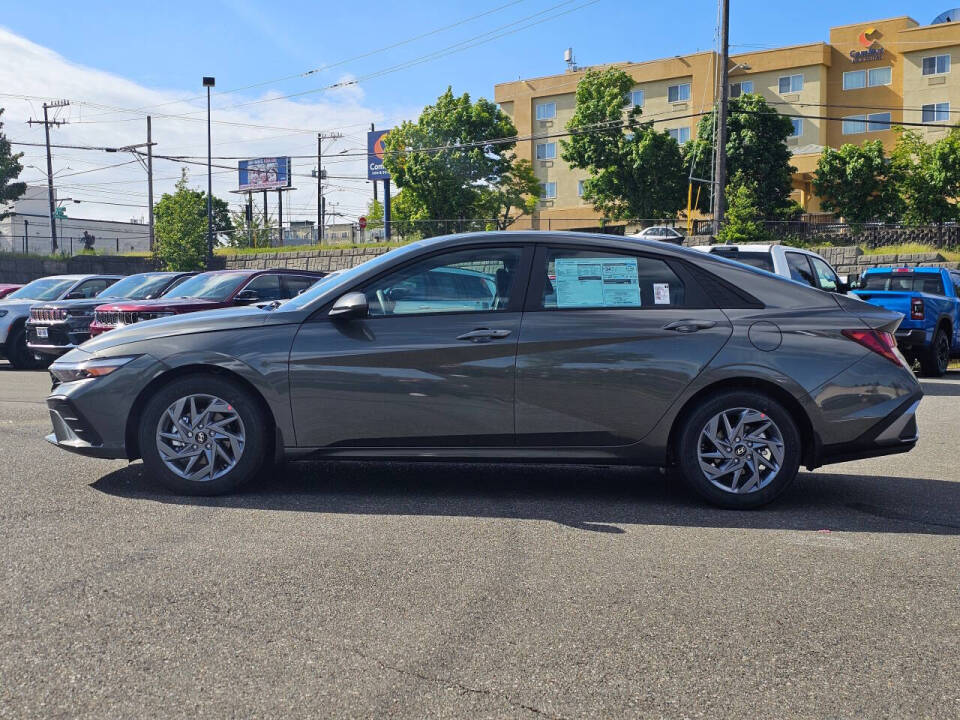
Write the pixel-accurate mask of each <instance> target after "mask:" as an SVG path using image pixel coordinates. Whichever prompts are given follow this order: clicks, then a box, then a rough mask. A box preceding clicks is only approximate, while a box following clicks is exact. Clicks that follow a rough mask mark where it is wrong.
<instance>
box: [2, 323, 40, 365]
mask: <svg viewBox="0 0 960 720" xmlns="http://www.w3.org/2000/svg"><path fill="white" fill-rule="evenodd" d="M7 359H8V360H9V361H10V364H11V365H13V366H14V367H15V368H16V369H17V370H35V369H37V368H39V367H45V365H44V363H43V361H42V360H40V359H39V358H37V356H36V355H34V354H33V351H32V350H31V349H30V348H28V347H27V329H26V328H25V327H23V326H22V325H21V326H20V327H19V328H17V329H16V330H14V331H13V335H11V337H10V339H9V340H8V341H7Z"/></svg>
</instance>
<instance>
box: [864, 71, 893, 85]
mask: <svg viewBox="0 0 960 720" xmlns="http://www.w3.org/2000/svg"><path fill="white" fill-rule="evenodd" d="M891 82H893V68H889V67H879V68H873V69H871V70H869V71H868V72H867V85H869V86H870V87H876V86H877V85H889V84H890V83H891Z"/></svg>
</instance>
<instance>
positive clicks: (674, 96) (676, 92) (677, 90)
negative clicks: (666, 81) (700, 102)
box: [667, 83, 690, 102]
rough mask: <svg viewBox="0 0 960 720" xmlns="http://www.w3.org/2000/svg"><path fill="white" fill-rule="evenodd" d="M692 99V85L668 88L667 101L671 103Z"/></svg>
mask: <svg viewBox="0 0 960 720" xmlns="http://www.w3.org/2000/svg"><path fill="white" fill-rule="evenodd" d="M689 99H690V83H682V84H680V85H671V86H670V87H668V88H667V100H668V101H669V102H683V101H685V100H689Z"/></svg>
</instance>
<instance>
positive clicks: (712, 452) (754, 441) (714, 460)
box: [678, 391, 801, 510]
mask: <svg viewBox="0 0 960 720" xmlns="http://www.w3.org/2000/svg"><path fill="white" fill-rule="evenodd" d="M679 441H680V442H679V447H678V455H679V461H680V470H681V473H682V475H683V477H684V479H685V480H686V482H687V483H688V484H689V485H690V487H691V488H693V490H694V491H696V492H697V493H698V494H699V495H701V496H702V497H703V498H705V499H706V500H707V501H709V502H711V503H713V504H714V505H719V506H721V507H725V508H731V509H737V510H746V509H750V508H755V507H759V506H761V505H765V504H766V503H768V502H771V501H772V500H773V499H774V498H776V497H777V496H778V495H780V493H782V492H783V491H784V490H786V489H787V487H789V486H790V484H791V483H792V482H793V480H794V478H795V477H796V475H797V470H798V469H799V466H800V455H801V440H800V433H799V431H798V430H797V425H796V423H795V422H794V420H793V418H792V417H791V416H790V413H789V412H787V410H786V409H784V407H783V406H782V405H780V403H778V402H776V401H775V400H773V399H771V398H769V397H767V396H766V395H764V394H762V393H758V392H752V391H732V392H724V393H720V394H718V395H714V396H713V397H711V398H709V399H707V400H706V401H705V402H704V403H703V404H702V405H701V406H700V407H699V408H697V409H696V410H695V411H694V412H693V413H692V414H691V415H690V416H689V417H688V418H687V419H686V422H685V423H684V425H683V427H682V429H681V432H680V436H679Z"/></svg>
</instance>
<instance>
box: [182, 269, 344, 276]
mask: <svg viewBox="0 0 960 720" xmlns="http://www.w3.org/2000/svg"><path fill="white" fill-rule="evenodd" d="M260 273H281V274H283V275H317V276H318V277H319V276H322V275H324V274H325V273H323V272H322V271H320V270H298V269H296V268H256V269H252V268H238V269H236V270H228V269H223V270H206V271H201V272H200V273H197V274H198V275H258V274H260Z"/></svg>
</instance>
